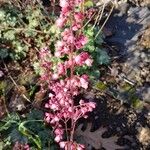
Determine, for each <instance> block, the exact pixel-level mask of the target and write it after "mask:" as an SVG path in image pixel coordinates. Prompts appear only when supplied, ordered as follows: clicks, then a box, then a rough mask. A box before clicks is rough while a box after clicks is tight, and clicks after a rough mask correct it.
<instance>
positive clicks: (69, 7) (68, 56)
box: [40, 0, 95, 150]
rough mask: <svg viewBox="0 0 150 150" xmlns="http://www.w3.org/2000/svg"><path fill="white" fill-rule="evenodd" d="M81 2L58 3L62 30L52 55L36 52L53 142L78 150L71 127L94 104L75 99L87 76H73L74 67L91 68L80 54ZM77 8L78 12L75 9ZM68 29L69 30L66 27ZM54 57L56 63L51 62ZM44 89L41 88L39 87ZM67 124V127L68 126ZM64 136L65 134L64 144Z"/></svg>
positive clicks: (85, 54) (84, 39) (86, 57)
mask: <svg viewBox="0 0 150 150" xmlns="http://www.w3.org/2000/svg"><path fill="white" fill-rule="evenodd" d="M82 3H83V0H61V1H60V6H61V14H60V17H59V18H58V19H57V20H56V25H57V26H58V27H59V28H61V29H62V30H63V32H62V33H61V38H60V39H59V40H58V41H57V42H56V44H55V52H54V55H52V54H51V53H50V52H49V50H48V49H47V48H44V49H42V50H41V51H40V62H41V63H40V65H41V67H42V74H41V81H46V82H47V85H48V88H49V90H50V91H51V92H50V93H49V102H48V103H46V104H45V107H46V108H47V109H49V110H50V112H46V113H45V120H46V122H47V123H49V124H51V126H52V127H53V129H54V133H55V141H56V142H58V143H59V144H60V147H61V148H64V149H69V150H82V149H84V146H83V145H81V144H77V143H76V142H75V141H73V134H74V130H75V125H76V122H77V121H78V119H80V118H82V117H84V118H87V113H88V112H92V111H93V109H94V108H95V103H94V102H85V101H84V100H82V99H81V100H80V101H79V102H78V104H77V102H75V96H77V95H78V94H79V93H80V90H81V88H83V89H87V88H88V82H89V81H88V80H89V78H88V75H86V74H82V75H76V74H75V68H76V67H79V66H83V65H87V66H91V65H92V62H93V60H92V58H91V56H90V55H89V53H88V52H85V51H83V52H81V50H82V48H83V47H84V46H85V44H86V43H87V42H88V39H87V37H86V36H85V35H84V34H83V32H82V30H81V28H82V26H83V20H84V19H85V15H84V13H83V12H82V11H81V9H80V7H79V6H81V5H82ZM77 7H78V9H76V8H77ZM68 26H69V27H68ZM53 58H57V59H58V60H59V61H53V60H55V59H53ZM42 88H43V89H44V85H42ZM68 122H71V127H70V126H69V125H68ZM64 133H66V135H67V139H66V141H64V137H63V135H64Z"/></svg>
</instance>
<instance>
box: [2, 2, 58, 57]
mask: <svg viewBox="0 0 150 150" xmlns="http://www.w3.org/2000/svg"><path fill="white" fill-rule="evenodd" d="M52 22H53V17H52V16H51V13H49V14H46V13H45V11H44V9H43V7H42V5H41V4H40V3H38V4H36V5H27V6H26V7H25V8H21V9H20V8H18V7H16V6H14V5H10V4H9V3H4V4H2V5H1V6H0V31H1V32H0V41H1V42H0V44H1V45H3V47H2V48H1V47H0V59H4V58H6V57H8V56H9V57H11V58H12V59H15V60H19V59H22V58H25V57H26V56H27V52H29V50H30V49H31V48H32V46H34V49H40V48H42V47H44V46H48V47H50V45H51V41H50V36H52V35H53V37H51V38H52V39H54V38H55V36H57V33H58V32H59V30H58V29H56V27H55V26H54V25H53V26H52ZM54 35H55V36H54Z"/></svg>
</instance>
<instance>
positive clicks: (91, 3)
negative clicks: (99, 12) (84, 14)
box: [84, 0, 94, 7]
mask: <svg viewBox="0 0 150 150" xmlns="http://www.w3.org/2000/svg"><path fill="white" fill-rule="evenodd" d="M93 5H94V4H93V1H92V0H86V1H85V2H84V6H85V7H92V6H93Z"/></svg>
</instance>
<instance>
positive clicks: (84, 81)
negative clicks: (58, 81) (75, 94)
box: [80, 77, 88, 89]
mask: <svg viewBox="0 0 150 150" xmlns="http://www.w3.org/2000/svg"><path fill="white" fill-rule="evenodd" d="M80 84H81V87H83V88H84V89H87V88H88V81H87V80H86V79H85V78H84V77H81V78H80Z"/></svg>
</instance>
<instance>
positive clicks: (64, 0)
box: [59, 0, 69, 7]
mask: <svg viewBox="0 0 150 150" xmlns="http://www.w3.org/2000/svg"><path fill="white" fill-rule="evenodd" d="M59 5H60V6H61V7H68V6H69V1H68V0H60V4H59Z"/></svg>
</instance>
